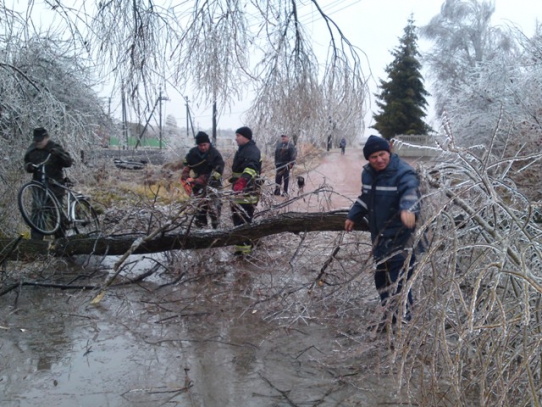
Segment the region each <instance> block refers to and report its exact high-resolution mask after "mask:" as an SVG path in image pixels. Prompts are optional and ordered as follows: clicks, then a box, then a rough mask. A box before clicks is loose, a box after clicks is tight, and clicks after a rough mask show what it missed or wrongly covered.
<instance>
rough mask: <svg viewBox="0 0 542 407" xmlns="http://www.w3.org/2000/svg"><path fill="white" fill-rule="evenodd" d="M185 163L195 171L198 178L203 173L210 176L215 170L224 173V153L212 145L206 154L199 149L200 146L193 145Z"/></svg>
mask: <svg viewBox="0 0 542 407" xmlns="http://www.w3.org/2000/svg"><path fill="white" fill-rule="evenodd" d="M183 164H184V165H185V166H188V167H189V168H190V169H191V170H192V171H194V173H195V174H196V178H197V177H199V176H201V175H205V176H206V177H209V175H210V174H211V172H213V171H216V172H218V173H219V174H223V173H224V159H223V158H222V154H220V152H219V151H218V150H217V149H216V148H215V147H214V146H212V145H211V147H209V150H208V151H207V152H206V153H205V154H203V153H202V152H201V151H199V149H198V147H192V148H191V149H190V151H189V152H188V154H187V155H186V157H185V158H184V160H183Z"/></svg>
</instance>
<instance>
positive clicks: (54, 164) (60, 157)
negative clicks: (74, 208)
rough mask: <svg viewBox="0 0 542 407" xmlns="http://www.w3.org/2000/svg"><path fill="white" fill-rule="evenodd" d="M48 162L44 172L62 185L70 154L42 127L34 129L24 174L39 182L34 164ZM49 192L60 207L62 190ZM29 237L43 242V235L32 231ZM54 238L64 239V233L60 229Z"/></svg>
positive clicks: (68, 165) (55, 189)
mask: <svg viewBox="0 0 542 407" xmlns="http://www.w3.org/2000/svg"><path fill="white" fill-rule="evenodd" d="M49 154H50V155H51V156H50V157H49V160H48V161H47V163H46V164H45V172H46V173H47V176H48V177H49V178H52V179H54V180H55V181H57V182H58V183H60V184H63V183H64V171H63V168H67V167H71V165H72V164H73V160H72V158H71V156H70V154H69V153H68V152H67V151H66V150H64V149H63V148H62V146H61V145H60V144H58V143H55V142H54V141H53V140H51V139H50V138H49V134H48V133H47V130H45V129H44V128H43V127H37V128H35V129H34V134H33V142H32V144H30V147H28V150H26V153H25V155H24V169H25V171H26V172H30V173H33V176H32V178H33V179H34V180H36V181H40V174H39V173H38V172H36V171H35V169H36V164H39V163H41V162H43V161H45V160H46V159H47V157H48V156H49ZM51 190H52V191H53V193H54V194H55V196H56V197H57V198H58V201H59V202H60V204H61V205H62V203H63V201H64V190H63V189H62V188H59V187H56V186H55V185H51ZM30 237H31V238H32V239H33V240H43V235H42V234H41V233H38V232H36V231H35V230H33V229H32V231H31V235H30ZM55 237H56V238H59V237H64V231H63V230H62V227H61V228H60V229H59V230H58V232H56V233H55Z"/></svg>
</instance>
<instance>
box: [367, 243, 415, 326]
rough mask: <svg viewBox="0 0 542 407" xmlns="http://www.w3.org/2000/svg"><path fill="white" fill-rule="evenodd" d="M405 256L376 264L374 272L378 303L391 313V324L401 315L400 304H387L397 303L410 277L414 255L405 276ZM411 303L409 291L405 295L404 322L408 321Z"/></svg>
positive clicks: (399, 255)
mask: <svg viewBox="0 0 542 407" xmlns="http://www.w3.org/2000/svg"><path fill="white" fill-rule="evenodd" d="M406 259H407V256H406V255H405V254H396V255H395V256H393V257H392V258H390V259H389V260H386V261H385V262H383V263H381V264H378V265H377V267H376V272H375V286H376V290H377V291H378V294H379V295H380V301H381V303H382V306H384V307H385V308H388V309H389V310H390V311H391V312H393V317H392V322H393V323H395V322H396V321H397V315H401V314H402V313H401V312H400V309H401V308H402V307H401V304H398V303H396V304H393V303H389V302H391V301H394V302H397V301H398V297H399V295H398V294H400V293H401V291H402V290H403V286H404V285H405V284H406V281H407V280H408V279H410V277H412V274H413V266H414V262H415V260H416V259H415V255H414V254H412V257H411V258H410V263H409V264H408V271H406V275H405V261H406ZM412 303H413V299H412V293H411V292H410V291H409V292H408V294H407V304H406V314H405V315H404V316H403V318H404V319H405V320H410V306H411V305H412Z"/></svg>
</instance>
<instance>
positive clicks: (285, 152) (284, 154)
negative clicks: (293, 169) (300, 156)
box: [275, 141, 297, 168]
mask: <svg viewBox="0 0 542 407" xmlns="http://www.w3.org/2000/svg"><path fill="white" fill-rule="evenodd" d="M296 158H297V150H296V148H295V146H294V145H293V144H292V143H291V142H287V143H283V142H282V141H279V142H278V143H277V146H276V147H275V167H277V168H279V167H284V166H285V165H287V164H295V160H296Z"/></svg>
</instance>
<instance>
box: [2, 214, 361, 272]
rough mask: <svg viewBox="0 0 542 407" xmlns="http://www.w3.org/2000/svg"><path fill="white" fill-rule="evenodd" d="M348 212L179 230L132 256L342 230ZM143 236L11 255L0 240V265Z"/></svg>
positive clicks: (58, 244) (114, 247)
mask: <svg viewBox="0 0 542 407" xmlns="http://www.w3.org/2000/svg"><path fill="white" fill-rule="evenodd" d="M346 215H347V211H344V210H342V211H332V212H316V213H305V212H303V213H301V212H287V213H282V214H279V215H276V216H273V217H269V218H265V219H261V220H258V221H256V222H254V223H251V224H246V225H243V226H238V227H236V228H233V229H221V230H201V229H193V230H190V231H186V230H181V231H179V232H177V233H173V232H170V233H166V234H162V235H158V236H156V237H154V238H152V239H150V240H149V241H148V242H144V243H143V244H141V245H140V246H139V247H138V248H137V249H136V250H135V251H134V252H133V253H134V254H143V253H158V252H165V251H168V250H184V249H206V248H214V247H223V246H230V245H235V244H238V243H241V242H243V241H245V240H247V239H250V240H256V239H259V238H262V237H265V236H271V235H275V234H278V233H285V232H290V233H296V234H297V233H300V232H321V231H342V230H344V221H345V220H346ZM356 226H357V227H356V230H361V231H368V230H369V228H368V226H367V225H366V224H365V223H363V224H359V225H356ZM144 237H145V235H134V234H131V235H112V236H102V237H83V236H73V237H69V238H67V239H58V240H56V241H55V242H54V243H53V244H51V243H49V242H40V241H33V240H21V241H20V242H19V245H18V246H17V247H16V249H14V250H13V251H12V252H11V254H9V252H10V243H13V241H12V240H7V239H0V262H1V261H3V260H4V257H5V256H7V255H8V254H9V256H8V258H9V259H11V260H17V259H18V260H30V259H32V258H35V257H37V256H38V255H44V254H49V255H54V256H70V255H81V254H94V255H112V256H113V255H121V254H124V253H125V252H127V251H128V250H129V249H130V248H131V247H132V245H134V244H137V243H139V242H140V240H138V239H143V238H144Z"/></svg>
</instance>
